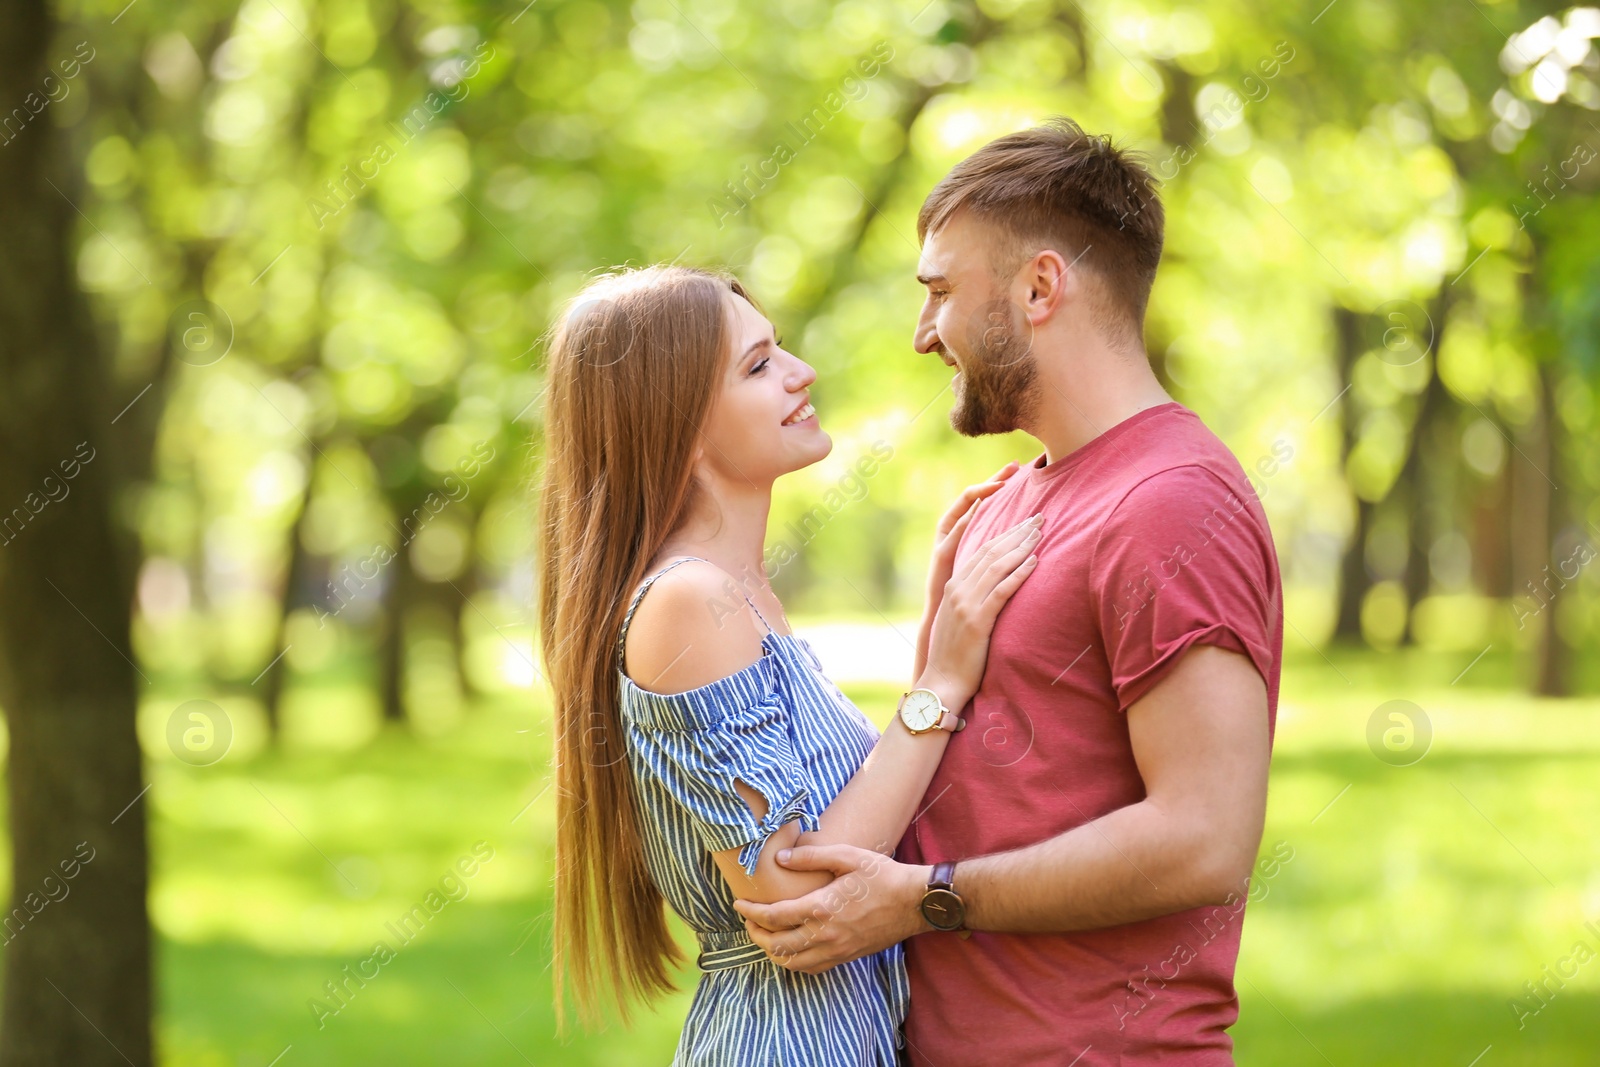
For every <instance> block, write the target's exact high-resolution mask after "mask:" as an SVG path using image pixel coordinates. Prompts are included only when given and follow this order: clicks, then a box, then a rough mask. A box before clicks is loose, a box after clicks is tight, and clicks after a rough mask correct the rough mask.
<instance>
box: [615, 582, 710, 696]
mask: <svg viewBox="0 0 1600 1067" xmlns="http://www.w3.org/2000/svg"><path fill="white" fill-rule="evenodd" d="M690 560H698V561H699V562H701V563H709V562H711V561H710V560H705V559H700V557H699V556H682V557H679V558H678V559H675V560H673V561H672V562H671V563H669V564H667V565H666V566H665V567H662V568H661V569H660V570H658V571H656V572H655V573H654V574H652V575H650V577H648V578H646V579H645V580H644V581H642V582H640V583H639V588H638V589H636V590H634V593H633V600H632V601H631V602H630V603H629V604H628V613H627V614H626V615H624V616H623V617H622V632H621V633H619V634H618V635H617V670H619V671H620V670H622V650H623V643H624V642H626V641H627V639H628V626H629V625H630V624H631V623H632V622H633V613H634V612H636V611H638V610H639V601H641V600H643V599H644V595H645V593H647V592H649V591H650V587H651V586H652V585H654V584H655V581H656V579H657V578H659V577H661V576H662V575H663V574H665V573H667V572H668V571H670V570H671V569H672V568H674V567H676V566H677V565H678V564H680V563H688V562H689V561H690Z"/></svg>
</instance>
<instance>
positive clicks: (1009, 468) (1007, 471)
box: [911, 460, 1019, 678]
mask: <svg viewBox="0 0 1600 1067" xmlns="http://www.w3.org/2000/svg"><path fill="white" fill-rule="evenodd" d="M1018 469H1019V466H1018V464H1017V462H1016V461H1015V460H1012V461H1011V462H1010V463H1007V464H1006V465H1005V466H1004V467H1001V468H1000V469H999V470H997V471H995V472H994V475H993V476H992V477H991V478H990V479H989V480H988V481H986V482H979V483H978V484H977V485H969V486H967V487H966V488H965V489H964V490H962V491H961V495H960V496H958V497H956V502H955V503H954V504H951V505H950V510H949V511H946V512H945V513H944V517H943V518H942V519H940V520H939V525H938V526H937V527H936V528H935V530H934V538H933V561H932V562H931V563H930V564H929V566H928V603H927V607H925V608H924V609H923V611H922V625H921V626H920V627H919V628H918V630H917V654H916V658H915V660H914V661H913V664H912V670H911V677H913V678H916V677H918V676H920V675H921V674H922V671H923V668H924V667H926V666H927V663H928V638H929V636H930V635H931V634H932V632H933V619H934V616H935V615H936V614H938V611H939V601H940V598H942V597H943V596H944V587H945V584H946V583H947V582H949V581H950V576H951V574H952V573H953V572H954V571H955V565H956V547H957V546H958V545H960V544H961V535H962V534H963V533H965V532H966V529H967V521H968V520H969V519H971V518H972V516H973V514H974V513H975V512H976V511H977V510H978V508H977V504H978V501H980V500H982V499H983V498H984V497H987V496H989V495H991V494H992V493H994V491H995V490H997V489H999V488H1000V487H1001V486H1002V485H1004V484H1005V483H1006V479H1007V478H1009V477H1011V476H1012V475H1013V474H1015V473H1017V471H1018Z"/></svg>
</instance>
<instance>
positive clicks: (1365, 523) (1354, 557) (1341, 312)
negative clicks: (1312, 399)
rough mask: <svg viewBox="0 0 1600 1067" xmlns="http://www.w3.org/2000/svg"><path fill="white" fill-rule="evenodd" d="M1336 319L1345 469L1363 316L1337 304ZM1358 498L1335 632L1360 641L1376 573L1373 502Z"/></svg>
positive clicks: (1353, 430)
mask: <svg viewBox="0 0 1600 1067" xmlns="http://www.w3.org/2000/svg"><path fill="white" fill-rule="evenodd" d="M1333 322H1334V334H1335V342H1336V344H1337V346H1338V349H1337V359H1338V368H1339V382H1340V387H1341V388H1346V389H1347V391H1346V392H1345V394H1344V400H1343V402H1342V404H1341V408H1342V410H1343V414H1344V443H1343V446H1342V447H1341V449H1340V457H1339V465H1340V469H1345V468H1347V466H1348V464H1349V461H1350V453H1351V452H1352V451H1353V450H1354V449H1355V446H1356V442H1357V441H1358V440H1359V439H1360V437H1361V432H1360V428H1359V426H1358V425H1357V424H1356V410H1355V403H1354V401H1353V400H1352V398H1351V396H1350V392H1349V391H1348V388H1347V387H1349V385H1350V383H1351V380H1352V379H1351V374H1352V372H1353V371H1354V369H1355V364H1356V359H1357V358H1359V357H1360V355H1361V352H1362V343H1361V318H1360V316H1359V315H1357V314H1356V313H1355V312H1353V311H1350V310H1348V309H1346V308H1341V307H1336V308H1334V309H1333ZM1354 502H1355V512H1356V514H1355V528H1354V529H1353V530H1352V531H1351V533H1350V542H1349V544H1348V545H1346V546H1345V550H1344V559H1343V560H1342V561H1341V563H1340V566H1339V615H1338V620H1337V621H1336V622H1335V623H1334V627H1333V636H1334V639H1335V640H1338V641H1349V642H1354V643H1359V642H1360V641H1362V640H1363V638H1362V635H1361V602H1362V600H1363V599H1365V597H1366V595H1367V589H1368V587H1369V586H1371V584H1372V575H1371V574H1370V573H1369V572H1368V570H1367V531H1368V530H1369V529H1371V527H1372V504H1371V502H1370V501H1367V500H1363V499H1362V498H1361V497H1359V496H1357V497H1355V501H1354Z"/></svg>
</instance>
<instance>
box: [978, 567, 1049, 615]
mask: <svg viewBox="0 0 1600 1067" xmlns="http://www.w3.org/2000/svg"><path fill="white" fill-rule="evenodd" d="M1038 566H1039V557H1038V556H1037V555H1032V554H1030V555H1029V556H1028V557H1027V558H1026V559H1024V560H1023V561H1022V562H1021V563H1019V564H1017V567H1016V569H1015V570H1013V571H1012V572H1011V573H1010V574H1008V575H1006V576H1005V577H1004V578H1002V579H1000V581H999V582H998V583H997V584H996V585H995V587H994V589H993V590H991V591H990V593H989V598H988V600H986V601H985V602H984V604H985V606H989V605H991V604H992V605H993V607H994V612H995V614H996V615H998V614H1000V609H1001V608H1003V607H1005V606H1006V601H1008V600H1010V599H1011V594H1012V593H1015V592H1016V591H1017V590H1018V589H1021V588H1022V583H1023V582H1025V581H1027V579H1028V575H1030V574H1032V573H1033V572H1034V569H1035V568H1037V567H1038Z"/></svg>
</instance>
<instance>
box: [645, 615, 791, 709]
mask: <svg viewBox="0 0 1600 1067" xmlns="http://www.w3.org/2000/svg"><path fill="white" fill-rule="evenodd" d="M780 640H786V641H798V642H800V643H801V644H803V645H805V646H806V649H807V650H808V651H809V650H810V649H811V642H810V641H807V640H806V639H805V638H803V637H801V636H800V635H799V634H795V633H787V634H780V633H778V632H777V631H776V630H768V631H767V632H766V634H765V635H764V636H763V637H762V638H761V649H762V652H761V658H760V659H758V660H756V661H755V662H754V663H752V664H750V665H749V666H747V667H741V668H739V669H738V670H736V671H734V672H733V673H732V674H727V675H723V676H722V677H721V678H714V679H712V680H711V681H709V682H707V683H706V684H705V685H697V686H695V687H694V688H693V689H685V690H684V691H683V692H681V693H658V692H656V691H655V690H654V689H646V688H645V687H644V686H642V685H640V684H639V683H638V682H636V681H634V680H633V679H632V678H630V677H628V672H627V671H625V670H623V669H622V668H620V667H619V668H617V673H618V674H620V675H622V684H623V687H624V688H626V689H632V690H633V691H634V692H636V693H639V694H641V695H643V696H647V697H654V698H655V699H657V700H676V699H680V698H683V697H692V696H694V695H696V694H698V693H704V692H706V691H707V690H710V689H715V688H717V687H718V686H723V685H727V684H728V683H729V682H733V681H735V680H736V679H739V678H743V677H744V676H745V675H747V674H749V673H750V672H751V671H754V670H760V669H764V668H766V667H767V666H768V660H770V659H771V658H772V657H771V654H770V653H769V652H768V644H767V642H769V641H780ZM812 655H813V656H815V655H816V653H815V652H812Z"/></svg>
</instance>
